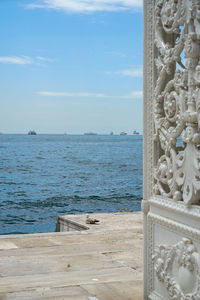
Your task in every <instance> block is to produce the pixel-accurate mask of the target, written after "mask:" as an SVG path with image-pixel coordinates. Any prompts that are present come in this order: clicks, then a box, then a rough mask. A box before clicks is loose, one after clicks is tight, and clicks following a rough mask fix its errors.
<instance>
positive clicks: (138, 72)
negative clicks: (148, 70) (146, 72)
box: [106, 67, 143, 77]
mask: <svg viewBox="0 0 200 300" xmlns="http://www.w3.org/2000/svg"><path fill="white" fill-rule="evenodd" d="M106 74H117V75H122V76H130V77H142V76H143V70H142V67H140V68H137V69H126V70H120V71H106Z"/></svg>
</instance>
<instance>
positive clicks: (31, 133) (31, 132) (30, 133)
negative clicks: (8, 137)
mask: <svg viewBox="0 0 200 300" xmlns="http://www.w3.org/2000/svg"><path fill="white" fill-rule="evenodd" d="M36 134H37V133H36V132H35V131H34V130H30V131H29V132H28V135H36Z"/></svg>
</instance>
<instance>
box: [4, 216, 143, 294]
mask: <svg viewBox="0 0 200 300" xmlns="http://www.w3.org/2000/svg"><path fill="white" fill-rule="evenodd" d="M92 217H93V215H92ZM95 217H96V218H97V219H99V220H100V222H99V225H87V224H85V220H86V216H85V215H78V216H77V215H76V216H65V217H64V219H66V220H71V222H72V223H74V222H75V223H80V224H84V225H85V226H87V227H89V229H88V230H83V231H72V232H55V233H45V234H30V235H10V236H8V235H7V236H0V299H9V300H10V299H13V300H28V299H67V300H141V299H142V215H141V213H116V214H95Z"/></svg>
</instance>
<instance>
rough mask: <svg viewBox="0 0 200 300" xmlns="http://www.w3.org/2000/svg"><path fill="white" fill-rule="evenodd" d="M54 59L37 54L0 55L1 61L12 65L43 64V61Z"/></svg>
mask: <svg viewBox="0 0 200 300" xmlns="http://www.w3.org/2000/svg"><path fill="white" fill-rule="evenodd" d="M45 61H54V60H53V59H50V58H46V57H42V56H37V57H30V56H0V63H2V64H12V65H41V62H45Z"/></svg>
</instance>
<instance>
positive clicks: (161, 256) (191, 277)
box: [153, 238, 200, 300]
mask: <svg viewBox="0 0 200 300" xmlns="http://www.w3.org/2000/svg"><path fill="white" fill-rule="evenodd" d="M153 262H154V270H155V274H156V276H157V278H158V280H159V281H160V282H161V283H163V284H164V285H165V287H166V290H167V292H168V294H169V296H170V297H171V299H174V300H177V299H180V300H189V299H191V300H200V255H199V253H198V252H197V249H196V247H195V245H194V244H193V242H192V241H191V240H190V239H187V238H183V239H182V240H181V241H180V242H178V243H177V244H175V245H173V246H166V245H160V246H158V247H157V248H156V250H155V254H154V255H153ZM174 266H175V267H174Z"/></svg>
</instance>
